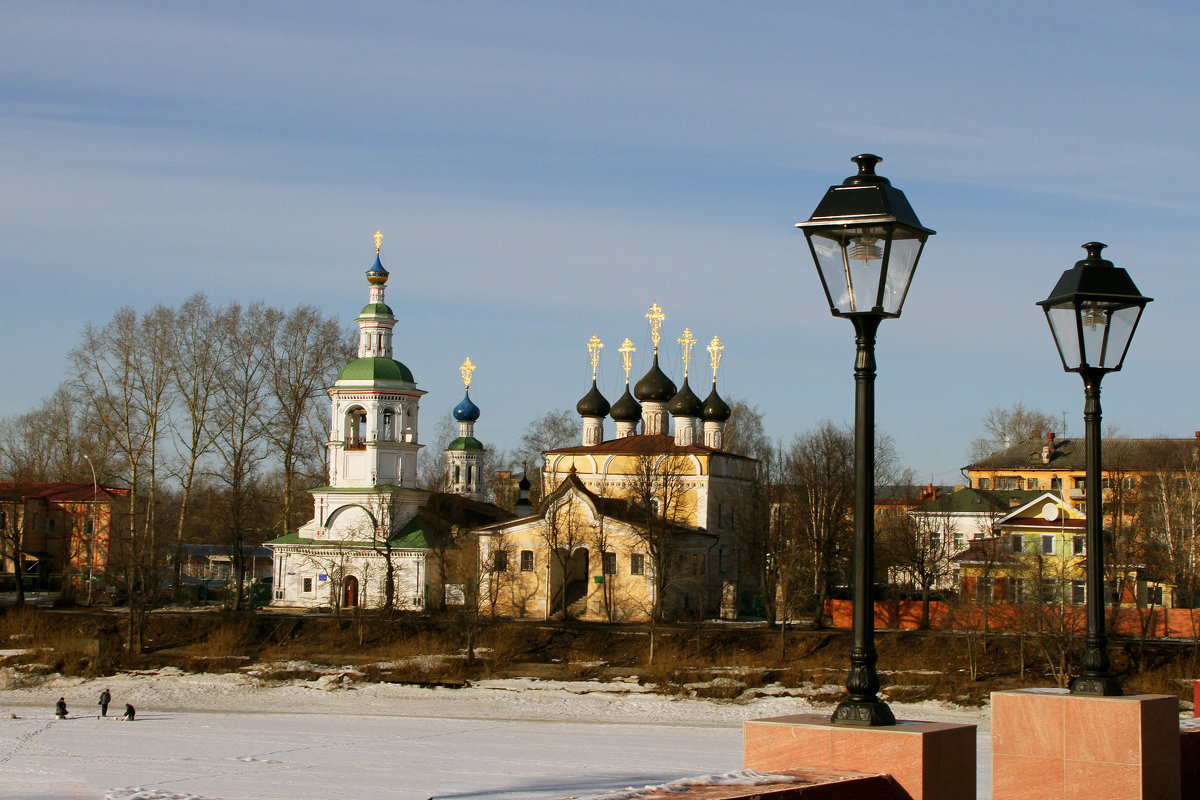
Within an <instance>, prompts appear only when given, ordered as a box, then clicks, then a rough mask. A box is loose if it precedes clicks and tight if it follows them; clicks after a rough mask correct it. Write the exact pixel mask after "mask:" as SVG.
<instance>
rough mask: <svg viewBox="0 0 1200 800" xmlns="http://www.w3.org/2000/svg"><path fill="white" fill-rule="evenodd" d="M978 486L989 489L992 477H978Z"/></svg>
mask: <svg viewBox="0 0 1200 800" xmlns="http://www.w3.org/2000/svg"><path fill="white" fill-rule="evenodd" d="M979 488H980V489H991V488H992V479H991V478H980V479H979Z"/></svg>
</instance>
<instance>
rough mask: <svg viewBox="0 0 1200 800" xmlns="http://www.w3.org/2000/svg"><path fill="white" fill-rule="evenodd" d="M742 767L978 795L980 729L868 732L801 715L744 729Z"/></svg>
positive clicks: (920, 799)
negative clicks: (820, 772)
mask: <svg viewBox="0 0 1200 800" xmlns="http://www.w3.org/2000/svg"><path fill="white" fill-rule="evenodd" d="M742 763H743V766H744V767H745V768H747V769H756V770H760V771H777V770H781V769H800V768H809V769H833V770H843V771H853V772H865V773H884V774H887V775H891V776H892V779H893V780H894V781H895V782H896V784H897V786H898V787H899V792H900V793H898V794H897V797H899V798H911V799H912V800H959V799H961V800H970V798H974V796H975V726H973V725H951V724H947V723H940V722H911V721H901V722H899V723H898V724H896V725H894V726H886V727H878V728H864V727H857V726H853V725H834V724H833V723H831V722H830V721H829V718H828V717H825V716H818V715H815V714H799V715H795V716H789V717H773V718H769V719H760V720H751V721H750V722H747V723H746V725H745V740H744V750H743V759H742Z"/></svg>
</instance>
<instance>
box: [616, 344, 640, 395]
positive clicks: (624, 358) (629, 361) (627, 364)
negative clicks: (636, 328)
mask: <svg viewBox="0 0 1200 800" xmlns="http://www.w3.org/2000/svg"><path fill="white" fill-rule="evenodd" d="M617 352H618V353H620V354H621V365H622V366H623V367H624V368H625V385H626V386H628V385H629V371H630V370H631V369H633V354H634V353H636V352H637V348H636V347H634V346H633V342H632V341H630V340H629V337H628V336H627V337H625V341H623V342H621V347H620V348H619V349H618V350H617Z"/></svg>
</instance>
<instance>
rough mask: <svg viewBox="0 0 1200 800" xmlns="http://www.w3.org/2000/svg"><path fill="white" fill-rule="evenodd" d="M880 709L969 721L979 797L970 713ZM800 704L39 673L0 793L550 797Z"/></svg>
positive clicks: (599, 692)
mask: <svg viewBox="0 0 1200 800" xmlns="http://www.w3.org/2000/svg"><path fill="white" fill-rule="evenodd" d="M104 686H109V687H110V688H111V689H112V693H113V698H114V706H113V709H114V710H115V709H118V708H123V706H124V703H125V702H126V701H128V702H132V703H134V704H135V705H136V706H137V708H138V718H137V721H136V722H133V723H123V722H118V721H116V720H114V719H111V718H109V719H105V720H99V719H97V718H96V717H95V716H94V713H95V712H94V708H95V706H94V703H95V695H96V694H98V692H99V690H100V688H104ZM59 695H63V696H65V697H66V699H67V702H68V706H69V707H70V708H71V709H72V712H73V713H72V717H69V718H68V719H66V720H55V719H53V717H52V714H51V709H52V706H53V702H54V700H56V699H58V696H59ZM35 703H36V704H35ZM895 708H896V710H897V714H898V716H900V715H903V716H904V717H907V718H910V719H911V718H917V717H920V718H925V719H931V718H936V719H940V720H944V721H957V722H967V723H975V724H980V723H982V726H981V727H982V728H983V729H981V731H980V734H981V736H980V745H981V751H980V758H981V762H982V763H981V764H980V769H979V772H980V779H981V785H980V787H979V788H980V789H981V791H980V797H986V796H987V795H988V791H987V787H986V786H985V785H983V780H984V779H985V778H986V777H987V775H986V772H987V765H988V763H989V762H990V753H989V751H988V748H989V746H990V737H989V736H988V735H987V730H986V716H985V715H984V714H982V713H981V712H979V711H960V710H956V709H940V708H938V707H932V706H931V707H921V708H910V707H904V706H896V707H895ZM808 710H811V709H810V708H808V707H805V706H804V705H803V703H802V702H801V701H798V700H796V699H795V698H790V697H765V698H760V699H758V700H755V701H753V702H751V703H748V704H731V703H714V702H708V701H699V700H677V699H671V698H667V697H662V696H659V695H655V694H652V693H649V692H646V691H645V690H644V689H642V687H638V686H636V685H634V686H621V685H612V684H595V683H584V682H580V683H547V682H533V681H494V682H486V683H484V684H482V685H479V686H475V687H471V688H469V689H461V690H445V689H441V690H433V689H419V688H414V687H403V686H391V685H381V684H351V683H349V682H345V681H341V682H339V680H338V679H336V678H331V679H330V680H325V681H320V682H297V683H295V684H290V685H285V686H276V687H271V688H264V687H262V686H256V685H255V684H254V683H253V681H251V680H249V679H247V678H246V677H245V676H241V675H220V676H193V675H184V674H180V673H174V674H170V673H168V674H163V673H152V674H145V675H124V676H119V677H117V678H113V679H111V680H109V681H105V682H104V683H103V684H102V683H100V682H96V681H90V682H82V681H78V680H74V681H72V680H68V679H52V680H51V681H49V682H48V683H47V684H43V685H40V686H38V687H36V688H35V687H29V688H22V689H16V690H8V691H0V712H3V719H0V800H42V799H43V798H44V799H45V800H51V799H53V800H61V799H62V798H71V799H74V798H79V799H80V800H83V799H84V798H87V799H89V800H91V799H93V798H95V799H96V800H100V799H102V798H112V799H113V800H175V799H177V798H186V799H190V798H203V799H204V800H208V799H210V798H212V799H213V800H218V799H219V800H243V799H244V800H274V799H275V798H278V799H279V800H285V799H286V800H309V799H311V800H328V799H329V798H341V799H346V800H348V799H349V798H395V799H396V800H427V798H439V800H441V799H443V798H445V799H448V798H502V799H504V800H535V799H536V800H551V799H552V798H560V797H565V796H569V795H581V794H588V793H594V792H600V791H604V790H614V789H620V788H624V787H628V786H644V785H647V784H656V783H662V782H665V781H669V780H673V779H676V778H680V777H685V776H692V775H705V774H713V773H719V772H727V771H731V770H736V769H739V768H740V767H741V740H742V730H741V723H742V721H743V720H745V719H752V718H755V717H764V716H775V715H778V714H784V713H796V712H798V711H799V712H803V711H808ZM75 713H79V714H81V715H82V714H89V713H90V714H93V716H80V717H78V718H74V714H75ZM11 714H15V715H16V717H17V718H16V719H12V718H10V715H11Z"/></svg>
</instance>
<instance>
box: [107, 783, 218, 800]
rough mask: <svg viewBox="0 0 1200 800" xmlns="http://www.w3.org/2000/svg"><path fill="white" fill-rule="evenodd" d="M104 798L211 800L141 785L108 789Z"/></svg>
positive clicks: (109, 799)
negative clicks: (146, 787)
mask: <svg viewBox="0 0 1200 800" xmlns="http://www.w3.org/2000/svg"><path fill="white" fill-rule="evenodd" d="M104 800H213V799H212V798H209V797H205V796H204V795H199V794H188V793H186V792H183V793H180V792H164V791H162V790H161V789H144V788H142V787H141V786H129V787H126V788H121V789H109V790H108V791H107V792H105V794H104Z"/></svg>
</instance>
